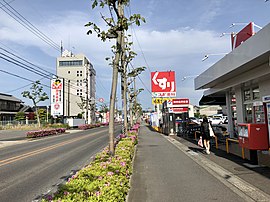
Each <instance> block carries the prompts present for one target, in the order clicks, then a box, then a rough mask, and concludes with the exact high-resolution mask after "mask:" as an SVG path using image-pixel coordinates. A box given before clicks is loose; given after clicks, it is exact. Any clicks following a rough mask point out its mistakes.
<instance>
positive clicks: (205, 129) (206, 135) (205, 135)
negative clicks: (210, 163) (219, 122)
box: [201, 117, 211, 154]
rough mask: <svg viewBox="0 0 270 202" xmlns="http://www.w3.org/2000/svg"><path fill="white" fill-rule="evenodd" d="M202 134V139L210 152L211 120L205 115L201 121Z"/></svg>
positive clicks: (208, 152)
mask: <svg viewBox="0 0 270 202" xmlns="http://www.w3.org/2000/svg"><path fill="white" fill-rule="evenodd" d="M201 134H202V139H203V143H204V146H205V149H206V151H205V152H206V153H207V154H210V139H211V137H210V128H209V122H208V119H207V117H203V121H202V123H201Z"/></svg>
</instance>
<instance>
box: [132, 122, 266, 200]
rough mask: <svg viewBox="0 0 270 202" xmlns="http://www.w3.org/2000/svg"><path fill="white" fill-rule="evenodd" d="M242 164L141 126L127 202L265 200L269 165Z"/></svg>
mask: <svg viewBox="0 0 270 202" xmlns="http://www.w3.org/2000/svg"><path fill="white" fill-rule="evenodd" d="M227 156H228V155H227ZM243 163H244V162H243V160H242V159H241V158H239V157H235V159H234V158H232V157H230V158H229V159H227V158H226V156H225V154H224V155H223V154H222V152H219V151H213V152H212V153H211V154H210V155H205V154H203V153H202V149H201V148H199V147H198V146H197V145H196V144H194V142H192V141H188V140H186V139H183V138H180V137H175V138H172V137H168V136H165V135H162V134H160V133H158V132H155V131H152V130H151V129H150V128H148V127H147V126H141V128H140V133H139V144H138V146H137V151H136V156H135V160H134V170H133V175H132V179H131V190H130V192H129V196H128V202H143V201H150V202H152V201H155V202H159V201H162V202H163V201H164V202H167V201H170V202H173V201H200V202H202V201H213V200H215V201H224V202H225V201H270V187H269V184H270V179H269V176H267V172H268V171H269V170H270V169H269V168H255V169H250V168H247V167H245V166H244V165H243ZM269 174H270V172H269Z"/></svg>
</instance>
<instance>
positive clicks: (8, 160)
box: [0, 131, 104, 167]
mask: <svg viewBox="0 0 270 202" xmlns="http://www.w3.org/2000/svg"><path fill="white" fill-rule="evenodd" d="M103 132H104V131H100V132H96V133H95V134H100V133H103ZM87 137H89V136H82V137H78V138H75V139H72V140H67V141H64V142H61V143H58V144H55V145H52V146H49V147H45V148H42V149H37V150H35V151H31V152H27V153H25V154H21V155H18V156H14V157H10V158H7V159H4V160H0V167H2V166H4V165H7V164H10V163H12V162H16V161H18V160H21V159H25V158H27V157H30V156H34V155H36V154H40V153H43V152H46V151H49V150H52V149H55V148H57V147H60V146H64V145H67V144H70V143H73V142H76V141H79V140H82V139H85V138H87Z"/></svg>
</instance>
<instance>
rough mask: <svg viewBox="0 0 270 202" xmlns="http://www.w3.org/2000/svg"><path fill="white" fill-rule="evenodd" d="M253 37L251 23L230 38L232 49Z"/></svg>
mask: <svg viewBox="0 0 270 202" xmlns="http://www.w3.org/2000/svg"><path fill="white" fill-rule="evenodd" d="M253 35H254V28H253V23H252V22H250V23H249V24H248V25H247V26H245V27H244V28H243V29H242V30H241V31H239V32H238V33H237V34H235V35H234V36H232V37H231V40H232V49H235V48H236V47H238V46H240V45H241V44H242V43H243V42H244V41H246V40H247V39H249V38H250V37H251V36H253Z"/></svg>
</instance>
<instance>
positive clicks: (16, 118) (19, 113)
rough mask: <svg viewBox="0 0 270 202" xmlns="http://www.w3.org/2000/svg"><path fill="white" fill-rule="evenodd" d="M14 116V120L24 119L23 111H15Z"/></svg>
mask: <svg viewBox="0 0 270 202" xmlns="http://www.w3.org/2000/svg"><path fill="white" fill-rule="evenodd" d="M14 118H15V120H16V121H22V120H25V113H24V112H17V113H16V115H15V117H14Z"/></svg>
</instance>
